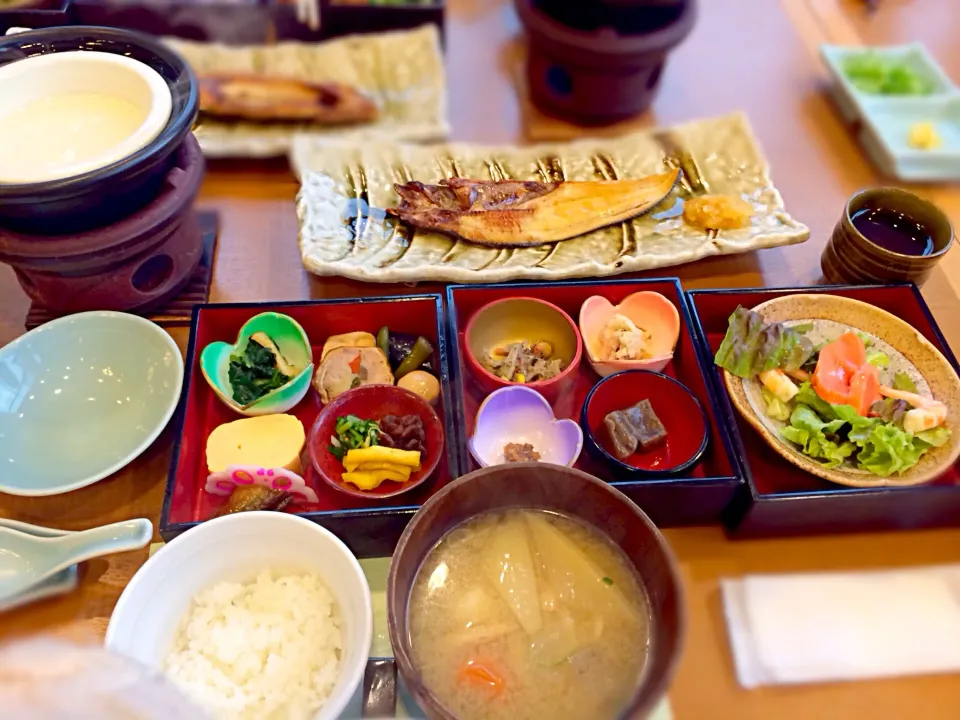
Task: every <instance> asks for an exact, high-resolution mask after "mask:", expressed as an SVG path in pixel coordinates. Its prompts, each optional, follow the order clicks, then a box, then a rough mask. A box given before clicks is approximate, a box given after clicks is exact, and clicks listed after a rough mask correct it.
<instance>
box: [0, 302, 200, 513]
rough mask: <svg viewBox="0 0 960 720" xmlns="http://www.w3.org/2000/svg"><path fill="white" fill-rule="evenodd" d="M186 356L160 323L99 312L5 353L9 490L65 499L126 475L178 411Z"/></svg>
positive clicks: (36, 334) (0, 437) (56, 324)
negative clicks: (71, 493)
mask: <svg viewBox="0 0 960 720" xmlns="http://www.w3.org/2000/svg"><path fill="white" fill-rule="evenodd" d="M182 383H183V358H182V357H181V355H180V349H179V348H178V347H177V344H176V343H175V342H174V341H173V339H172V338H171V337H170V336H169V335H168V334H167V333H166V332H165V331H164V330H163V329H161V328H160V327H159V326H157V325H155V324H154V323H152V322H150V321H149V320H145V319H143V318H141V317H137V316H135V315H127V314H124V313H117V312H109V311H97V312H87V313H79V314H77V315H69V316H67V317H64V318H60V319H58V320H53V321H52V322H49V323H46V324H44V325H41V326H40V327H38V328H36V329H34V330H31V331H30V332H28V333H26V334H25V335H23V336H21V337H19V338H17V339H16V340H14V341H13V342H12V343H10V344H9V345H7V346H5V347H3V348H2V349H0V398H4V400H3V410H4V412H3V413H0V463H2V465H3V467H4V468H5V470H4V475H3V477H2V478H0V491H2V492H6V493H10V494H12V495H33V496H36V495H56V494H58V493H63V492H68V491H70V490H76V489H77V488H82V487H85V486H87V485H90V484H92V483H95V482H97V481H98V480H102V479H103V478H105V477H107V476H109V475H111V474H112V473H115V472H117V471H118V470H120V469H121V468H123V467H124V466H126V465H127V464H128V463H130V462H131V461H132V460H133V459H134V458H136V457H137V456H138V455H140V454H141V453H142V452H143V451H144V450H146V449H147V448H148V447H149V446H150V445H151V443H153V441H154V440H155V439H156V438H157V436H158V435H159V434H160V432H161V431H162V430H163V428H164V427H165V426H166V424H167V422H168V421H169V420H170V418H171V417H172V415H173V412H174V410H175V409H176V407H177V402H178V400H179V397H180V387H181V384H182Z"/></svg>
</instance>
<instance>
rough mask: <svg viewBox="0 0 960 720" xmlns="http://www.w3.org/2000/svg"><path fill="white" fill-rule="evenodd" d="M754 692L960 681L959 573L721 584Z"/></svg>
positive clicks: (953, 569)
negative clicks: (851, 683)
mask: <svg viewBox="0 0 960 720" xmlns="http://www.w3.org/2000/svg"><path fill="white" fill-rule="evenodd" d="M721 590H722V594H723V607H724V614H725V615H726V620H727V629H728V632H729V636H730V645H731V649H732V652H733V659H734V665H735V666H736V672H737V679H738V680H739V681H740V684H741V685H743V686H744V687H747V688H753V687H757V686H760V685H778V684H786V683H812V682H830V681H836V680H855V679H864V678H877V677H890V676H895V675H919V674H924V673H940V672H957V671H960V565H942V566H934V567H925V568H916V569H908V570H892V571H883V572H862V573H822V574H800V575H752V576H750V575H748V576H746V577H743V578H738V579H727V580H722V581H721Z"/></svg>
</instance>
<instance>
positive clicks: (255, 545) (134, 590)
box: [106, 512, 373, 720]
mask: <svg viewBox="0 0 960 720" xmlns="http://www.w3.org/2000/svg"><path fill="white" fill-rule="evenodd" d="M265 569H271V570H273V571H274V572H277V573H298V572H299V573H307V572H311V573H316V574H317V575H319V576H320V578H321V579H322V580H323V583H324V584H325V585H326V587H327V589H328V590H329V591H330V593H331V594H332V595H333V596H334V598H335V600H336V602H337V606H338V608H339V611H340V617H341V619H342V633H343V648H344V651H343V655H342V657H341V660H340V677H339V679H338V680H337V684H336V685H335V686H334V689H333V692H332V694H331V695H330V697H329V698H327V701H326V702H325V703H324V705H323V707H321V708H320V710H319V711H318V713H317V714H316V715H315V718H316V719H317V720H328V719H329V720H333V719H334V718H337V717H339V715H340V713H341V712H342V711H343V709H344V707H345V706H346V705H347V703H348V702H349V701H350V698H351V696H352V695H353V693H354V691H355V690H356V689H357V687H358V686H359V685H360V683H361V682H362V680H363V673H364V670H365V668H366V663H367V658H368V656H369V652H370V641H371V639H372V635H373V610H372V605H371V601H370V587H369V586H368V585H367V579H366V577H365V576H364V574H363V570H362V568H361V567H360V563H359V562H357V559H356V558H355V557H354V556H353V554H351V552H350V551H349V550H348V549H347V546H346V545H344V544H343V543H342V542H341V541H340V540H339V539H338V538H337V537H336V536H335V535H334V534H333V533H331V532H330V531H329V530H326V529H324V528H322V527H320V526H319V525H317V524H315V523H312V522H310V521H309V520H305V519H304V518H300V517H297V516H295V515H288V514H286V513H272V512H249V513H237V514H236V515H227V516H225V517H221V518H217V519H215V520H210V521H208V522H205V523H203V524H202V525H200V526H198V527H196V528H193V529H191V530H188V531H187V532H185V533H184V534H183V535H180V536H179V537H177V538H175V539H174V540H173V541H171V542H170V543H169V544H168V545H166V546H165V547H163V548H162V549H161V550H159V551H158V552H157V553H156V554H155V555H154V556H153V557H152V558H150V559H149V560H148V561H147V562H146V564H145V565H144V566H143V567H142V568H140V570H139V571H137V574H136V575H134V576H133V579H132V580H131V581H130V584H129V585H127V587H126V589H125V590H124V591H123V594H122V595H121V596H120V600H119V601H118V602H117V606H116V608H114V611H113V615H112V616H111V618H110V625H109V626H108V627H107V639H106V645H107V647H108V648H109V649H111V650H113V651H115V652H118V653H120V654H122V655H126V656H127V657H130V658H133V659H134V660H138V661H139V662H141V663H143V664H145V665H146V666H147V667H150V668H153V669H156V670H160V669H162V667H163V663H164V660H165V658H166V656H167V654H168V653H169V651H170V649H171V647H172V644H173V640H174V637H175V635H176V632H177V629H178V625H179V623H180V621H181V619H182V618H183V616H184V614H185V613H186V612H187V610H188V609H189V607H190V603H191V602H192V601H193V598H194V597H195V596H196V595H197V594H198V593H199V592H201V591H202V590H205V589H207V588H209V587H211V586H212V585H215V584H217V583H220V582H225V581H231V582H246V581H250V580H254V579H255V578H256V576H257V574H258V573H260V572H261V571H263V570H265Z"/></svg>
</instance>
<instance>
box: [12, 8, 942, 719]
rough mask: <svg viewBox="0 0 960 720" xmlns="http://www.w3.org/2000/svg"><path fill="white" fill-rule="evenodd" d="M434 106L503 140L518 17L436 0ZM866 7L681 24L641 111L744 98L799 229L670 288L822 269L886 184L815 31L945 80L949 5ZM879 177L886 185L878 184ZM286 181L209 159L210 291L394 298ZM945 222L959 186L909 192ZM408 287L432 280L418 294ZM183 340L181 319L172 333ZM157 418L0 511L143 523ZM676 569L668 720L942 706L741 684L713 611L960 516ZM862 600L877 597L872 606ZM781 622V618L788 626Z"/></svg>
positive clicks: (881, 556)
mask: <svg viewBox="0 0 960 720" xmlns="http://www.w3.org/2000/svg"><path fill="white" fill-rule="evenodd" d="M448 2H449V12H448V25H447V55H448V62H447V65H448V70H449V75H450V78H451V80H453V81H454V82H451V84H450V118H451V122H452V126H453V130H454V137H455V139H457V140H470V141H478V142H511V141H516V142H520V141H522V139H523V129H522V127H521V113H520V108H521V103H520V101H519V100H518V97H517V92H516V89H515V88H514V86H513V83H512V82H511V69H510V67H509V61H508V59H507V54H508V53H507V48H508V47H509V46H510V45H511V44H512V43H513V42H514V40H515V37H516V35H517V34H518V32H519V25H518V21H517V19H516V16H515V14H514V11H513V8H512V3H510V2H509V0H448ZM878 5H879V9H878V10H877V11H876V12H875V13H873V14H872V15H871V14H868V12H867V11H866V9H865V3H862V2H856V1H854V0H849V1H847V2H843V1H842V0H701V2H700V7H701V9H700V13H701V16H700V19H699V22H698V25H697V27H696V29H695V31H694V33H693V34H692V36H691V37H690V38H689V39H688V40H687V41H686V43H685V44H684V45H683V46H682V48H681V49H680V50H678V51H677V52H676V53H675V54H674V55H673V56H671V59H670V62H669V64H668V65H667V68H666V71H665V74H664V78H663V89H662V91H661V93H660V96H659V97H658V98H657V100H656V103H655V105H654V108H653V110H652V112H651V113H650V114H649V118H648V120H649V122H650V123H673V122H678V121H684V120H688V119H693V118H698V117H705V116H710V115H718V114H722V113H725V112H728V111H732V110H737V109H742V110H745V111H746V112H747V114H748V116H749V119H750V121H751V123H752V124H753V126H754V128H755V130H756V134H757V136H758V137H759V139H760V141H761V144H762V146H763V148H764V149H765V151H766V154H767V157H768V158H769V160H770V163H771V167H772V174H773V177H774V180H775V181H776V183H777V186H778V187H779V189H780V190H781V192H782V194H783V197H784V200H785V202H786V204H787V207H788V209H789V211H790V212H791V214H793V215H794V216H795V217H796V218H798V219H800V220H801V221H803V222H805V223H807V224H808V225H809V226H810V229H811V239H810V240H809V241H808V242H807V243H805V244H802V245H797V246H793V247H789V248H784V249H777V250H765V251H761V252H757V253H753V254H749V255H741V256H734V257H728V258H714V259H711V260H706V261H701V262H698V263H695V264H692V265H688V266H686V267H682V268H677V269H676V271H674V270H673V269H668V270H666V271H664V272H661V273H660V274H674V273H675V272H676V274H679V275H680V277H681V278H682V280H683V283H684V285H685V286H686V287H700V288H702V287H717V286H753V285H768V286H784V285H805V284H810V283H815V282H817V281H818V280H819V279H820V270H819V257H820V253H821V250H822V247H823V244H824V242H825V240H826V238H827V237H828V236H829V233H830V231H831V229H832V227H833V225H834V223H835V222H836V220H837V218H838V216H839V214H840V212H841V210H842V208H843V204H844V201H845V199H846V198H847V197H848V196H849V195H850V194H852V193H853V192H854V191H856V190H857V189H859V188H861V187H863V186H867V185H877V184H881V183H883V182H884V181H883V179H882V178H879V177H878V176H877V174H876V171H875V170H874V168H873V167H872V166H871V165H870V164H869V163H868V161H867V160H866V159H865V158H864V156H863V155H861V153H860V150H859V148H858V147H857V145H856V144H855V142H854V141H853V139H852V136H851V134H850V132H849V130H848V128H846V127H844V125H843V124H842V122H841V121H840V119H839V117H838V115H837V114H836V113H835V112H834V109H833V108H832V107H831V106H830V103H829V102H828V100H827V99H826V97H825V95H824V93H823V91H822V84H823V78H824V70H823V68H822V67H821V65H820V63H819V61H818V59H817V55H816V47H817V45H818V43H820V42H842V43H858V44H859V43H896V42H908V41H913V40H917V39H922V40H924V41H925V42H926V43H927V44H928V46H929V48H930V49H931V51H932V52H933V53H934V55H935V56H936V57H937V58H938V60H939V61H940V62H941V63H942V64H943V66H944V67H945V69H946V70H947V72H948V74H950V75H951V76H952V77H953V78H954V80H958V81H960V47H958V46H957V45H956V44H955V42H954V37H953V36H954V33H955V29H956V27H957V20H958V19H960V9H956V5H955V3H953V2H950V1H949V0H880V1H879V3H878ZM888 182H889V181H888ZM296 189H297V186H296V183H295V182H294V179H293V178H292V177H291V176H290V175H289V172H288V171H287V170H286V168H285V166H284V165H282V164H279V163H275V164H263V163H257V164H253V163H228V164H226V163H224V164H215V165H213V166H212V167H211V168H210V169H209V172H208V175H207V179H206V181H205V183H204V187H203V191H202V195H201V201H200V202H201V205H202V206H203V207H206V208H214V209H216V210H218V211H220V213H221V221H222V233H221V238H220V249H219V254H218V257H217V261H216V269H215V274H214V287H213V293H212V299H213V300H214V301H254V300H295V299H304V298H318V297H332V296H353V295H363V294H372V293H378V294H379V293H387V292H390V293H393V292H404V291H408V290H409V288H407V287H403V286H373V285H362V284H359V283H355V282H350V281H345V280H338V279H330V278H326V279H319V278H314V277H312V276H308V274H307V273H306V272H305V271H304V270H303V268H302V267H301V265H300V260H299V252H298V248H297V245H296V233H297V227H296V218H295V216H294V212H293V198H294V194H295V192H296ZM914 189H915V191H916V192H919V193H921V194H924V195H926V196H928V197H930V198H932V199H934V200H935V201H936V202H938V203H939V204H940V205H941V206H942V207H943V208H944V209H945V210H946V211H947V212H948V214H950V215H951V217H952V218H953V220H954V222H955V223H956V222H960V190H958V189H954V188H950V187H948V186H940V187H934V186H930V187H926V186H924V187H916V188H914ZM958 256H960V251H957V250H956V249H954V251H953V252H952V254H951V255H950V256H948V257H947V258H946V259H945V260H944V262H943V263H941V266H940V269H939V270H938V271H937V272H936V273H934V275H933V277H932V278H931V279H930V281H929V282H928V283H927V285H926V287H925V288H924V296H925V297H926V299H927V302H928V303H929V304H930V306H931V308H932V310H933V313H934V315H935V316H936V317H937V319H938V321H939V322H940V324H941V328H942V329H943V331H944V333H945V334H946V336H947V339H948V341H949V342H950V343H951V345H952V346H953V347H954V348H955V349H956V350H960V322H958V321H957V314H958V311H960V301H958V290H960V257H958ZM0 270H2V274H0V342H7V341H9V340H10V339H12V338H13V337H15V336H17V335H19V334H20V333H22V332H23V318H24V316H25V313H26V309H27V303H26V300H25V298H24V296H23V294H22V293H21V292H20V290H19V287H17V285H16V283H15V281H14V279H13V275H12V273H10V272H9V270H8V269H7V268H5V267H2V266H0ZM423 289H435V288H434V287H429V286H428V287H425V288H423ZM173 334H174V336H175V337H176V338H177V340H178V342H179V343H180V344H181V346H183V345H184V344H185V340H186V331H185V330H175V331H173ZM170 445H171V431H170V430H168V431H167V432H165V433H164V434H163V435H162V436H161V439H160V440H158V441H157V442H156V443H155V444H154V445H153V447H152V448H150V449H149V450H148V451H147V452H146V453H145V454H144V455H143V456H142V457H141V458H140V459H139V460H137V461H136V462H135V463H133V464H132V465H131V466H130V467H129V468H127V469H126V470H125V471H123V472H122V473H119V474H118V475H117V476H115V477H113V478H110V479H108V480H106V481H103V482H101V483H98V484H96V485H94V486H92V487H89V488H86V489H84V490H79V491H76V492H73V493H70V494H69V495H65V496H60V497H53V498H37V499H27V498H15V497H9V496H0V515H2V516H9V517H15V518H18V519H21V520H26V521H28V522H36V523H40V524H49V525H52V526H58V527H63V528H69V529H80V528H86V527H91V526H94V525H98V524H102V523H107V522H112V521H115V520H121V519H125V518H130V517H135V516H144V517H148V518H151V519H152V520H154V521H156V520H157V518H158V515H159V510H160V502H161V498H162V494H163V485H164V480H165V477H166V471H167V466H168V463H169V459H170ZM666 534H667V536H668V538H669V540H670V541H671V543H672V544H673V547H674V548H675V550H676V552H677V555H678V556H679V559H680V562H681V566H682V571H683V575H684V580H685V585H686V588H685V589H686V594H687V604H688V610H689V617H690V623H689V625H690V629H689V635H688V638H687V644H686V651H685V654H684V657H683V660H682V662H681V664H680V668H679V671H678V674H677V677H676V681H675V682H674V684H673V688H672V690H671V693H670V700H671V703H672V707H673V711H674V714H675V716H676V717H677V718H679V720H699V719H700V718H738V719H740V718H743V719H753V718H756V719H758V720H760V719H763V720H769V719H770V718H778V719H784V720H786V719H792V718H797V719H798V720H799V719H801V718H803V719H804V720H807V719H808V718H871V719H872V720H885V719H887V718H891V719H892V718H907V717H909V718H924V719H926V720H933V719H935V718H956V717H958V716H960V682H958V680H957V678H956V676H953V677H950V676H941V677H921V678H904V679H896V680H885V681H875V682H858V683H844V684H834V685H818V686H813V687H804V688H775V689H761V690H754V691H745V690H743V689H741V688H740V687H739V686H738V685H737V683H736V680H735V677H734V675H733V668H732V663H731V659H730V655H729V651H728V647H727V639H726V635H725V629H724V624H723V621H722V617H721V613H720V603H719V587H718V579H719V578H721V577H725V576H733V575H742V574H744V573H757V572H792V571H805V570H824V569H858V568H882V567H894V566H907V565H921V564H933V563H947V562H960V529H951V530H941V531H928V532H901V533H887V534H868V535H854V536H842V537H841V536H837V537H821V538H806V539H804V538H798V539H792V540H777V541H729V540H727V539H726V538H725V537H724V535H723V533H722V532H721V530H720V529H718V528H716V527H709V528H690V529H675V530H669V531H667V533H666ZM145 558H146V551H142V552H136V553H126V554H123V555H118V556H114V557H111V558H108V559H103V560H97V561H94V562H91V563H88V564H87V565H86V566H85V567H84V568H83V573H82V574H83V580H82V585H81V587H80V589H79V590H78V591H77V592H74V593H73V594H71V595H70V596H68V597H66V598H61V599H57V600H53V601H47V602H44V603H40V604H37V605H34V606H32V607H29V608H25V609H22V610H19V611H14V612H12V613H9V614H6V615H4V616H2V617H0V639H9V638H13V637H19V636H24V635H26V634H30V633H35V632H48V633H56V634H60V635H65V636H69V637H74V638H79V637H86V638H92V639H94V640H99V638H100V637H101V636H102V633H103V631H104V629H105V627H106V623H107V620H108V618H109V616H110V612H111V610H112V609H113V606H114V604H115V602H116V600H117V597H118V596H119V594H120V592H121V591H122V590H123V587H124V585H125V584H126V582H127V581H128V580H129V579H130V577H131V576H132V574H133V573H134V572H135V571H136V570H137V568H138V567H139V566H140V565H141V564H142V563H143V561H144V560H145ZM882 601H883V599H882V598H878V602H882ZM785 621H786V619H785Z"/></svg>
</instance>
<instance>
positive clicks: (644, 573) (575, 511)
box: [387, 463, 685, 720]
mask: <svg viewBox="0 0 960 720" xmlns="http://www.w3.org/2000/svg"><path fill="white" fill-rule="evenodd" d="M510 508H538V509H543V510H549V511H554V512H558V513H561V514H563V515H567V516H569V517H571V518H573V519H575V520H580V521H582V522H585V523H588V524H590V525H592V526H593V527H595V528H596V529H597V530H599V531H600V532H601V533H603V534H605V535H606V536H607V537H608V538H609V539H610V541H611V542H613V543H614V544H615V545H616V546H617V547H619V548H620V549H621V550H622V551H623V553H624V554H625V556H626V559H627V561H628V562H629V563H630V564H631V565H632V566H633V567H634V569H635V570H636V574H637V576H638V579H639V580H640V582H641V584H642V585H643V586H644V587H645V589H646V592H647V597H648V598H649V600H650V628H651V633H652V637H651V639H650V644H649V646H648V648H649V649H648V651H647V652H648V657H647V662H646V667H645V668H644V672H643V676H642V679H641V680H640V682H639V684H638V685H637V687H636V688H635V690H634V692H633V695H632V697H630V698H627V699H625V701H624V707H623V708H621V713H620V715H619V716H618V717H624V718H627V717H631V718H633V717H636V718H641V717H646V716H647V715H648V714H649V713H650V711H651V710H652V709H653V708H654V707H655V706H656V704H657V703H658V702H659V700H660V698H662V697H663V695H664V693H665V692H666V689H667V687H668V686H669V683H670V679H671V677H672V676H673V671H674V668H675V666H676V663H677V660H678V659H679V657H680V648H681V646H682V642H683V635H684V626H685V620H684V614H683V599H682V591H681V585H680V579H679V577H678V573H677V569H676V562H675V560H674V558H673V553H672V552H671V551H670V548H669V546H668V545H667V542H666V540H665V539H664V538H663V536H662V535H661V534H660V532H659V531H658V530H657V529H656V527H655V526H654V525H653V523H652V522H651V521H650V519H649V518H648V517H647V516H646V515H645V514H644V513H643V511H642V510H641V509H640V508H639V507H637V505H635V504H634V503H633V502H631V501H630V500H629V499H628V498H627V497H626V496H625V495H623V494H622V493H621V492H620V491H618V490H616V489H615V488H613V487H611V486H610V485H609V484H607V483H605V482H603V481H602V480H599V479H597V478H595V477H593V476H591V475H588V474H586V473H584V472H581V471H580V470H575V469H573V468H568V467H562V466H558V465H549V464H546V463H518V464H507V465H496V466H493V467H488V468H483V469H481V470H477V471H476V472H472V473H470V474H468V475H465V476H463V477H461V478H459V479H457V480H455V481H453V482H452V483H450V484H449V485H447V486H446V487H444V488H443V489H442V490H440V491H439V492H437V493H436V494H435V495H434V496H433V497H431V498H430V499H429V500H428V501H427V502H426V503H424V505H423V507H421V508H420V510H419V511H417V514H416V515H414V517H413V519H412V520H411V521H410V524H409V525H407V528H406V530H405V531H404V533H403V535H402V536H401V538H400V542H399V543H398V544H397V549H396V551H395V552H394V555H393V560H392V561H391V563H390V574H389V576H388V579H387V613H388V615H387V619H388V626H389V630H390V642H391V644H392V645H393V650H394V655H395V657H396V662H397V667H398V668H399V671H400V673H401V675H402V676H403V678H404V679H405V680H406V684H407V686H408V687H409V689H410V691H411V693H412V694H413V696H414V698H416V700H417V702H418V704H419V705H420V707H422V708H423V709H424V711H425V712H426V714H427V716H428V717H431V718H442V719H443V720H453V718H454V716H453V715H452V714H451V713H450V712H449V711H448V710H446V708H444V707H443V706H442V705H441V704H440V702H439V701H438V700H437V698H436V697H435V696H434V694H433V693H432V692H431V689H430V687H428V686H427V685H426V684H425V682H424V679H423V677H422V675H421V674H420V671H419V669H418V668H417V665H416V663H415V662H414V659H413V652H412V648H411V639H410V632H409V627H408V624H407V623H408V603H409V600H410V591H411V589H412V588H413V584H414V580H415V578H416V576H417V571H418V569H419V568H420V565H421V564H422V563H423V561H424V559H425V558H426V556H427V553H428V552H429V551H430V550H431V549H432V548H433V547H434V546H435V545H436V544H437V542H438V541H439V540H440V539H441V538H442V537H443V536H444V535H446V534H447V533H448V532H450V531H451V530H452V529H453V528H455V527H456V526H458V525H460V524H461V523H463V522H464V521H466V520H468V519H470V518H472V517H474V516H476V515H479V514H481V513H484V512H488V511H496V510H505V509H510Z"/></svg>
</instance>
